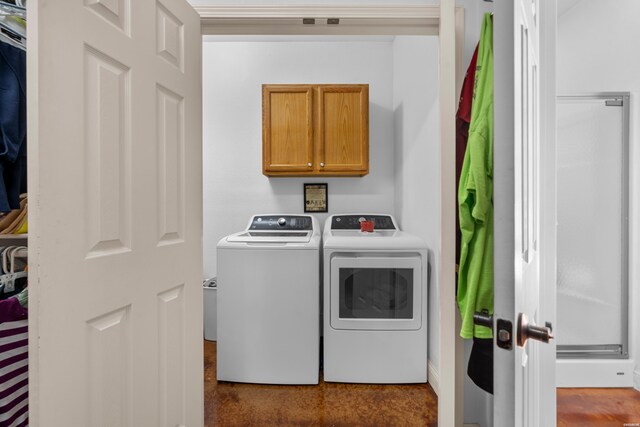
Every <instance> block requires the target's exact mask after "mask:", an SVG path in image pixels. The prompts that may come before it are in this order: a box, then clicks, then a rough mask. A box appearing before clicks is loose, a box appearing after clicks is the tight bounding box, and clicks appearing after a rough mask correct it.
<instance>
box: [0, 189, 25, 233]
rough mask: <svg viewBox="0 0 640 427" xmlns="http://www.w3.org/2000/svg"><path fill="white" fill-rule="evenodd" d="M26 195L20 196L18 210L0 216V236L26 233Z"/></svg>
mask: <svg viewBox="0 0 640 427" xmlns="http://www.w3.org/2000/svg"><path fill="white" fill-rule="evenodd" d="M27 231H28V229H27V195H26V193H25V194H21V195H20V208H19V209H14V210H12V211H10V212H5V213H2V214H0V234H25V233H27Z"/></svg>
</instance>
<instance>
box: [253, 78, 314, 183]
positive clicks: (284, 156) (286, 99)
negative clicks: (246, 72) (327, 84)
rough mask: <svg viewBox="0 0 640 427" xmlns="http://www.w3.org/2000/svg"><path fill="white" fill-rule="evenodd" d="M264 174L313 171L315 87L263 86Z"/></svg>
mask: <svg viewBox="0 0 640 427" xmlns="http://www.w3.org/2000/svg"><path fill="white" fill-rule="evenodd" d="M262 115H263V116H262V127H263V129H262V173H264V174H265V175H270V174H271V173H270V172H277V175H287V174H288V173H291V174H297V175H299V174H300V173H307V172H311V171H312V170H313V88H312V86H310V85H282V86H275V85H263V86H262Z"/></svg>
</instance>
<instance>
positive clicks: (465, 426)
mask: <svg viewBox="0 0 640 427" xmlns="http://www.w3.org/2000/svg"><path fill="white" fill-rule="evenodd" d="M463 427H480V424H465V425H464V426H463Z"/></svg>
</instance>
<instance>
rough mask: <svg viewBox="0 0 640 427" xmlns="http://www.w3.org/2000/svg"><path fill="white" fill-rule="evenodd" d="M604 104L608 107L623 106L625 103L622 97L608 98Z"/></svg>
mask: <svg viewBox="0 0 640 427" xmlns="http://www.w3.org/2000/svg"><path fill="white" fill-rule="evenodd" d="M604 105H605V106H607V107H622V106H623V105H624V103H623V102H622V99H607V100H606V101H604Z"/></svg>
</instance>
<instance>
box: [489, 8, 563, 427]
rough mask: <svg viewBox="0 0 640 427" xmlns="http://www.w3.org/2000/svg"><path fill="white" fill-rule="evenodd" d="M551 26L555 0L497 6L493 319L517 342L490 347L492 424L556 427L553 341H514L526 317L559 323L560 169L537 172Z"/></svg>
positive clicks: (550, 147)
mask: <svg viewBox="0 0 640 427" xmlns="http://www.w3.org/2000/svg"><path fill="white" fill-rule="evenodd" d="M555 22H556V17H555V1H553V0H545V1H540V0H517V1H512V0H500V1H498V2H496V9H495V17H494V24H495V32H494V47H495V51H494V53H495V60H496V63H495V72H496V74H495V76H494V82H495V95H496V99H495V108H496V110H495V113H496V114H495V126H496V128H495V138H496V140H495V145H494V148H495V153H494V167H495V171H494V172H495V181H494V182H495V191H494V205H495V207H496V209H495V218H496V222H495V243H496V246H495V280H496V282H495V306H496V310H495V313H496V314H495V316H496V318H502V319H505V320H509V321H511V322H512V324H513V331H512V333H511V334H510V336H511V338H512V340H513V342H512V348H511V349H510V350H505V349H502V348H500V347H498V346H496V347H494V351H495V359H494V380H495V384H494V392H495V400H494V421H495V425H496V426H509V427H511V426H527V427H529V426H531V427H533V426H541V427H542V426H544V427H551V426H553V425H555V344H554V342H553V341H551V342H550V343H541V342H539V341H535V340H532V339H529V340H528V341H526V343H524V345H518V343H517V338H518V331H517V329H518V317H519V315H520V314H521V313H522V314H524V315H526V316H527V317H528V319H529V323H530V324H532V325H534V326H541V327H544V326H545V324H546V323H547V322H550V325H552V324H553V323H554V321H555V300H556V295H555V276H556V272H555V253H556V251H555V246H556V242H555V226H556V224H555V212H556V210H555V175H554V174H544V175H543V174H542V173H541V171H546V172H549V171H552V170H555V168H554V167H553V165H555V71H554V67H555V62H554V61H555ZM542 164H544V167H541V165H542ZM497 329H498V328H497ZM496 337H498V339H500V337H501V333H500V331H499V330H496Z"/></svg>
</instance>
